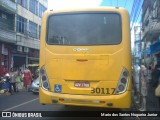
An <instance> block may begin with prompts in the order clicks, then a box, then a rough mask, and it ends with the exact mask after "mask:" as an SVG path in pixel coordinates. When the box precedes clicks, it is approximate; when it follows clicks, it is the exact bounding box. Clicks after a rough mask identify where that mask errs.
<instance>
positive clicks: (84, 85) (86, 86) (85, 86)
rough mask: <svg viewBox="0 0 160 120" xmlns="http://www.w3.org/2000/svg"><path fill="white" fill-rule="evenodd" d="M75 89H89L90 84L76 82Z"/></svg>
mask: <svg viewBox="0 0 160 120" xmlns="http://www.w3.org/2000/svg"><path fill="white" fill-rule="evenodd" d="M74 87H80V88H89V87H90V83H89V82H87V81H75V82H74Z"/></svg>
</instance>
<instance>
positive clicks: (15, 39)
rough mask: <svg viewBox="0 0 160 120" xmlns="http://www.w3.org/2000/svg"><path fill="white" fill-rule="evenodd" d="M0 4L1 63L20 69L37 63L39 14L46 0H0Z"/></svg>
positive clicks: (7, 66)
mask: <svg viewBox="0 0 160 120" xmlns="http://www.w3.org/2000/svg"><path fill="white" fill-rule="evenodd" d="M0 5H1V6H4V7H0V55H1V57H0V58H1V60H0V66H1V67H2V66H5V67H6V68H7V69H8V70H9V69H10V68H11V67H19V68H21V69H22V70H23V69H24V68H25V66H26V65H27V64H33V63H39V42H40V29H41V18H42V15H43V13H44V11H45V10H46V9H47V6H48V0H0ZM8 6H10V7H8ZM11 35H12V36H11ZM4 36H5V37H4ZM1 37H2V38H1Z"/></svg>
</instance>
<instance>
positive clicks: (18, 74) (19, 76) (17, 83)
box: [16, 69, 23, 92]
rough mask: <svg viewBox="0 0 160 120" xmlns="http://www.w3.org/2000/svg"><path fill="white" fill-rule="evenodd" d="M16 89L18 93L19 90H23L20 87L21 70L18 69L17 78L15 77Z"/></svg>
mask: <svg viewBox="0 0 160 120" xmlns="http://www.w3.org/2000/svg"><path fill="white" fill-rule="evenodd" d="M16 87H17V88H16V89H17V92H19V88H20V87H21V88H23V87H22V85H21V70H20V69H18V70H17V76H16Z"/></svg>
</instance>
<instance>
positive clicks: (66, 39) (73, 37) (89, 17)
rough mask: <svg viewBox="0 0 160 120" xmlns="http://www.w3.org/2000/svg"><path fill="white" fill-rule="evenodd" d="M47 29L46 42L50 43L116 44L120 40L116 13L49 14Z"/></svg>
mask: <svg viewBox="0 0 160 120" xmlns="http://www.w3.org/2000/svg"><path fill="white" fill-rule="evenodd" d="M47 29H48V30H47V43H48V44H51V45H116V44H119V43H120V42H121V40H122V23H121V17H120V15H119V14H117V13H76V14H58V15H57V14H56V15H51V16H50V17H49V18H48V27H47Z"/></svg>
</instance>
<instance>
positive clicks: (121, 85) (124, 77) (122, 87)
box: [116, 68, 129, 94]
mask: <svg viewBox="0 0 160 120" xmlns="http://www.w3.org/2000/svg"><path fill="white" fill-rule="evenodd" d="M128 79H129V73H128V71H127V69H126V68H123V70H122V73H121V76H120V79H119V81H118V85H117V88H116V94H122V93H124V92H125V91H126V89H127V86H128Z"/></svg>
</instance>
